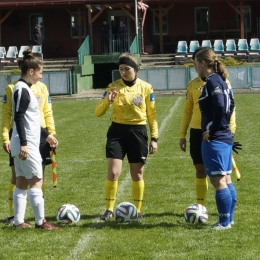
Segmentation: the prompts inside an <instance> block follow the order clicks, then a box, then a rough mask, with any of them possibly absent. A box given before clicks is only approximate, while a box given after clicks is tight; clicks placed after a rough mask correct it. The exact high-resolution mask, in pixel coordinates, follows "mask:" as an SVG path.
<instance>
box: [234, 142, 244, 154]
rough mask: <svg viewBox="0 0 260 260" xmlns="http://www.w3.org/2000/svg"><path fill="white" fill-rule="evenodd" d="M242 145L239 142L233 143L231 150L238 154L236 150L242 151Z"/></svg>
mask: <svg viewBox="0 0 260 260" xmlns="http://www.w3.org/2000/svg"><path fill="white" fill-rule="evenodd" d="M241 146H242V144H240V143H239V142H233V146H232V150H233V151H234V152H235V153H237V154H238V151H237V150H242V147H241Z"/></svg>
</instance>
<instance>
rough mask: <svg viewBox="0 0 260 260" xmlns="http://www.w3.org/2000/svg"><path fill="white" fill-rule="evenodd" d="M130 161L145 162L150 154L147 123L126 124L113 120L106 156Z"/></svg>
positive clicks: (109, 130)
mask: <svg viewBox="0 0 260 260" xmlns="http://www.w3.org/2000/svg"><path fill="white" fill-rule="evenodd" d="M125 155H127V159H128V162H129V163H139V162H142V163H145V162H146V158H147V155H148V136H147V129H146V126H145V125H124V124H118V123H114V122H112V124H111V126H110V127H109V129H108V132H107V143H106V157H107V158H114V159H120V160H123V159H124V158H125Z"/></svg>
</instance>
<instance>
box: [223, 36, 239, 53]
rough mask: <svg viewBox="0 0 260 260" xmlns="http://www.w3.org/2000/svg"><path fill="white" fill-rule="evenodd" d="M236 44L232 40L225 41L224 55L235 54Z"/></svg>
mask: <svg viewBox="0 0 260 260" xmlns="http://www.w3.org/2000/svg"><path fill="white" fill-rule="evenodd" d="M236 49H237V48H236V42H235V40H234V39H228V40H227V41H226V53H225V55H234V54H235V53H236Z"/></svg>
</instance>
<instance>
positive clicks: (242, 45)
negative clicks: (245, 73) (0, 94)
mask: <svg viewBox="0 0 260 260" xmlns="http://www.w3.org/2000/svg"><path fill="white" fill-rule="evenodd" d="M237 54H240V55H246V54H248V43H247V40H246V39H239V40H238V44H237Z"/></svg>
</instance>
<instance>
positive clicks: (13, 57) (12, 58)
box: [6, 49, 17, 62]
mask: <svg viewBox="0 0 260 260" xmlns="http://www.w3.org/2000/svg"><path fill="white" fill-rule="evenodd" d="M16 57H17V56H16V52H15V50H12V49H11V50H9V49H8V51H7V53H6V59H7V60H8V61H9V62H10V61H12V62H14V61H16Z"/></svg>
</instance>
